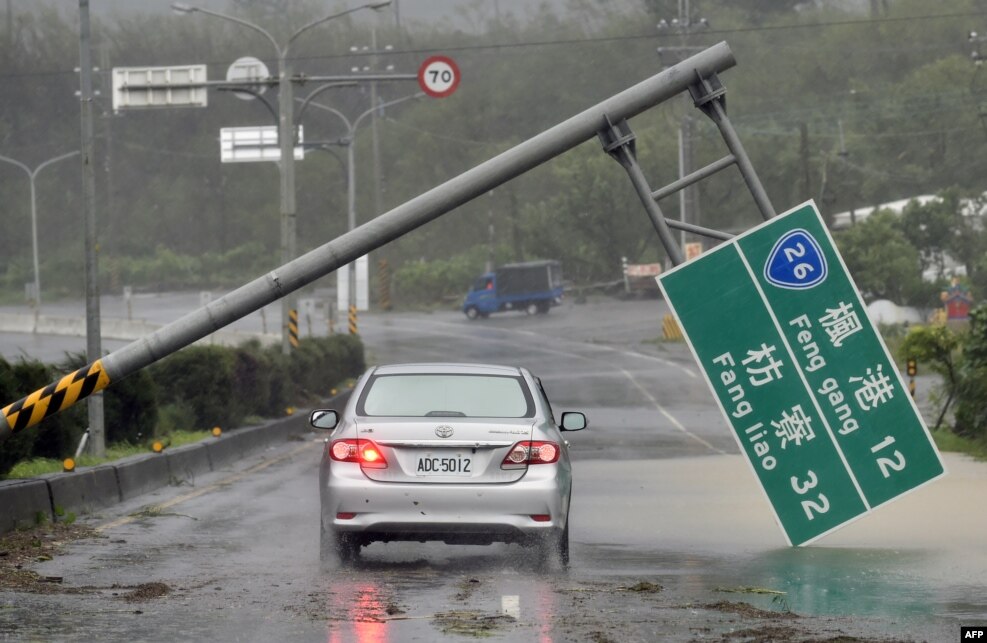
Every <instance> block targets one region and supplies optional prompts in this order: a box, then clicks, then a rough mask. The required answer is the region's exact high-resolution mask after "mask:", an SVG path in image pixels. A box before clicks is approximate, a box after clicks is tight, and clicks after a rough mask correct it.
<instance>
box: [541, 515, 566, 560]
mask: <svg viewBox="0 0 987 643" xmlns="http://www.w3.org/2000/svg"><path fill="white" fill-rule="evenodd" d="M538 562H539V567H540V568H541V569H552V568H554V567H555V566H556V563H558V567H560V568H562V569H563V570H565V569H567V568H568V567H569V525H568V523H566V526H565V527H564V528H563V529H561V530H560V531H555V532H552V533H551V534H548V535H546V536H545V537H544V538H543V539H542V541H541V543H540V547H539V551H538Z"/></svg>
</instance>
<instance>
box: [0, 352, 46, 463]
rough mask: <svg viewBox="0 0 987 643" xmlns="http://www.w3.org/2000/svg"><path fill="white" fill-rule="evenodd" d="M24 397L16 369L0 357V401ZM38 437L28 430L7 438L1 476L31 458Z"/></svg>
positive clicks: (0, 454) (0, 458)
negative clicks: (16, 375) (15, 373)
mask: <svg viewBox="0 0 987 643" xmlns="http://www.w3.org/2000/svg"><path fill="white" fill-rule="evenodd" d="M22 397H24V396H23V395H22V394H21V393H20V387H18V385H17V379H16V377H15V376H14V367H13V366H11V364H10V362H8V361H7V360H5V359H3V358H2V357H0V399H3V400H5V402H6V401H13V400H19V399H21V398H22ZM37 437H38V432H37V431H35V430H33V429H27V430H24V431H18V432H17V433H15V434H13V435H12V436H10V437H9V438H7V440H6V441H5V442H4V443H3V446H2V448H0V476H2V475H6V474H7V472H9V471H10V470H11V469H12V468H13V466H14V465H15V464H17V463H18V462H20V461H21V460H24V459H27V458H29V457H30V456H31V453H32V452H33V451H34V442H35V440H37Z"/></svg>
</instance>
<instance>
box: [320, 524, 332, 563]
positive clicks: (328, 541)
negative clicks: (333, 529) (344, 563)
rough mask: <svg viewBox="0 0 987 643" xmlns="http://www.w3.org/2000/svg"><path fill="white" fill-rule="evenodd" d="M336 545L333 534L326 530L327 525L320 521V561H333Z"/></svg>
mask: <svg viewBox="0 0 987 643" xmlns="http://www.w3.org/2000/svg"><path fill="white" fill-rule="evenodd" d="M335 547H336V543H335V542H334V541H333V539H332V534H330V533H329V531H328V530H326V525H325V523H323V522H322V520H321V519H319V560H321V561H322V562H326V561H329V560H332V557H333V555H334V554H335V553H336V552H335Z"/></svg>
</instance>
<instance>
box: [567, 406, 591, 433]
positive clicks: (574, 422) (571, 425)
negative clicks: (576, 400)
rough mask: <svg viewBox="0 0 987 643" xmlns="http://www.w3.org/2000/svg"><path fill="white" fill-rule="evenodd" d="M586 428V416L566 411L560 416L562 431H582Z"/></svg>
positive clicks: (587, 423)
mask: <svg viewBox="0 0 987 643" xmlns="http://www.w3.org/2000/svg"><path fill="white" fill-rule="evenodd" d="M587 426H589V422H587V421H586V416H585V415H583V414H582V413H580V412H579V411H567V412H565V413H563V414H562V426H561V427H560V428H561V429H562V430H563V431H582V430H583V429H585V428H586V427H587Z"/></svg>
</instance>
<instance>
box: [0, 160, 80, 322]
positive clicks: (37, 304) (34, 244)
mask: <svg viewBox="0 0 987 643" xmlns="http://www.w3.org/2000/svg"><path fill="white" fill-rule="evenodd" d="M78 153H79V151H78V150H76V151H75V152H69V153H68V154H62V155H61V156H56V157H54V158H50V159H48V160H47V161H45V162H44V163H42V164H41V165H39V166H38V167H36V168H34V169H33V170H32V169H31V168H29V167H28V166H26V165H24V164H23V163H21V162H20V161H18V160H16V159H12V158H9V157H6V156H3V155H2V154H0V161H5V162H7V163H10V164H11V165H16V166H17V167H19V168H21V169H22V170H24V172H25V173H27V178H28V180H29V181H30V183H31V250H32V253H33V256H32V258H33V260H34V297H32V302H33V305H34V315H35V317H36V316H37V315H38V313H40V312H41V271H40V269H39V265H38V199H37V189H36V188H35V184H34V183H35V179H37V178H38V174H39V173H40V172H41V170H43V169H45V168H46V167H48V166H49V165H53V164H55V163H58V162H59V161H64V160H65V159H67V158H72V157H73V156H75V155H76V154H78Z"/></svg>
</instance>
